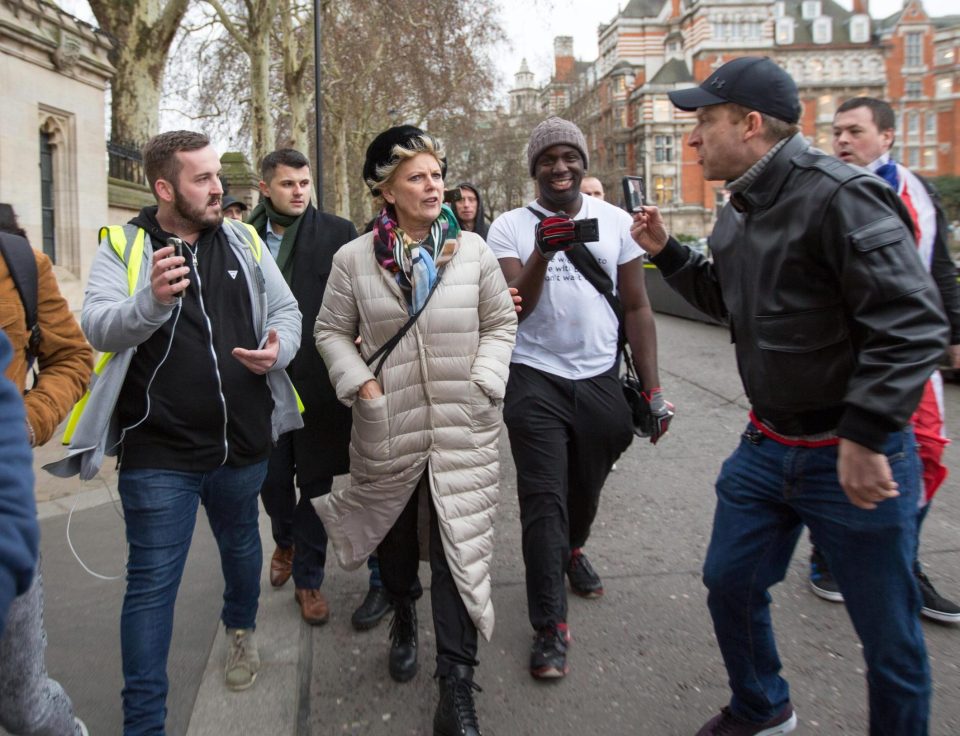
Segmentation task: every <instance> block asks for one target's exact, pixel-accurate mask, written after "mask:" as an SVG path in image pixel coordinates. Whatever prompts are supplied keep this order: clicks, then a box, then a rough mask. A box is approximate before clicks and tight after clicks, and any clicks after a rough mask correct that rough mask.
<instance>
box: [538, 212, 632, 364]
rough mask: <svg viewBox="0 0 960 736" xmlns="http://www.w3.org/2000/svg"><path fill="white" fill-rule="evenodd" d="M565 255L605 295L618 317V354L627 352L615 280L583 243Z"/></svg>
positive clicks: (540, 213)
mask: <svg viewBox="0 0 960 736" xmlns="http://www.w3.org/2000/svg"><path fill="white" fill-rule="evenodd" d="M527 209H528V210H530V211H531V212H532V213H533V214H534V215H536V216H537V218H538V219H539V220H540V221H541V222H543V221H544V220H545V219H546V217H547V216H546V215H544V214H543V213H542V212H539V211H537V210H535V209H533V207H527ZM564 255H566V257H567V260H568V261H570V263H572V264H573V266H574V268H576V269H577V270H578V271H579V272H580V273H581V275H582V276H583V278H585V279H586V280H587V281H589V282H590V285H591V286H593V288H594V289H596V290H597V291H599V292H600V293H601V294H603V297H604V298H605V299H606V300H607V302H608V303H609V304H610V308H611V309H612V310H613V313H614V314H615V315H616V317H617V324H618V328H617V331H618V337H617V352H618V353H619V352H622V351H625V350H626V349H627V335H626V331H625V330H624V327H623V305H622V304H621V303H620V298H619V297H618V296H617V294H616V292H614V290H613V280H612V279H611V278H610V276H609V275H608V274H607V272H606V271H604V270H603V266H601V265H600V264H599V263H597V259H596V258H594V257H593V254H592V253H591V252H590V251H589V250H588V249H587V246H585V245H584V244H583V243H577V244H576V245H574V246H573V247H572V248H570V250H567V251H564ZM627 362H628V365H627V368H628V369H629V370H632V369H633V366H632V361H631V360H628V361H627Z"/></svg>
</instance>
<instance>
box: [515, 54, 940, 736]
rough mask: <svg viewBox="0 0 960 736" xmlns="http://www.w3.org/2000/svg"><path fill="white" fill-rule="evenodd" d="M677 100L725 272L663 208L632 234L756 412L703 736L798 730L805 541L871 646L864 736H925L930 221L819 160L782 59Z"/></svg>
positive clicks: (726, 475)
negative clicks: (688, 119)
mask: <svg viewBox="0 0 960 736" xmlns="http://www.w3.org/2000/svg"><path fill="white" fill-rule="evenodd" d="M670 98H671V100H672V101H673V103H674V104H675V105H676V106H678V107H679V108H681V109H684V110H696V122H695V124H694V126H693V127H692V129H691V130H690V133H689V135H688V136H687V145H688V146H689V147H690V148H692V149H693V150H694V151H695V152H696V156H697V162H698V163H699V164H700V166H701V167H702V170H703V177H704V179H707V180H709V181H723V182H724V188H725V189H727V190H728V191H730V192H731V194H730V203H729V204H728V205H726V206H724V207H722V208H721V209H720V211H719V212H718V213H717V221H716V224H715V225H714V227H713V231H712V233H711V234H710V240H709V245H710V252H711V256H712V259H707V258H706V257H705V256H704V255H703V254H702V253H698V252H695V251H693V250H691V249H690V248H689V247H687V246H685V245H681V244H680V243H679V242H678V241H677V240H676V239H674V238H671V237H669V235H668V233H667V227H666V224H665V222H664V219H663V216H662V214H661V213H660V211H659V210H658V208H657V207H654V206H644V207H643V208H642V210H641V211H639V212H636V213H634V215H633V219H634V224H633V227H632V229H631V233H632V235H633V238H634V240H635V241H636V242H637V243H638V244H639V245H640V246H641V247H642V248H643V249H644V250H646V251H647V253H648V254H649V255H650V260H651V262H652V263H653V264H654V265H655V266H656V267H657V269H658V270H659V272H660V274H661V275H662V276H663V279H664V281H665V282H666V283H667V284H669V285H670V286H671V287H672V288H673V289H675V290H676V291H677V292H679V293H680V295H681V296H683V297H685V298H686V299H687V301H689V302H690V303H691V304H693V305H694V306H696V307H697V308H698V309H701V310H703V311H705V312H707V313H708V314H709V315H711V316H712V317H714V318H715V319H717V320H718V321H723V322H725V323H727V324H729V325H730V331H731V334H733V335H736V340H735V342H734V346H735V349H736V354H737V367H738V369H739V371H740V377H741V380H742V381H743V387H744V392H745V394H746V396H748V397H749V401H750V415H749V420H748V424H747V428H746V431H745V432H744V433H743V441H742V442H740V443H739V445H737V447H736V449H735V450H734V451H733V454H732V455H731V456H730V457H729V458H728V459H727V460H726V462H724V464H723V468H722V470H721V472H720V476H719V477H718V479H717V483H716V498H717V505H716V511H715V512H714V522H713V531H712V533H711V535H710V543H709V546H708V548H707V554H706V560H705V561H704V565H703V582H704V585H705V586H706V588H707V590H708V591H709V593H708V596H707V607H708V608H709V609H710V616H711V618H712V620H713V627H714V633H715V634H716V638H717V644H718V646H719V648H720V652H721V654H722V656H723V662H724V665H725V666H726V670H727V682H728V684H729V686H730V691H731V692H730V701H729V703H728V704H727V705H725V706H723V707H722V708H721V710H720V712H719V713H718V714H716V715H715V716H713V717H712V718H710V719H709V720H708V721H707V722H706V723H704V724H703V726H702V727H701V728H700V730H699V731H697V732H696V736H720V735H721V734H723V735H724V736H773V735H774V734H787V733H790V732H792V731H793V730H794V729H795V728H796V725H797V714H796V712H795V711H794V708H793V703H792V701H791V696H790V684H789V683H788V682H787V679H786V677H784V674H783V670H784V663H783V662H781V660H780V657H779V655H778V653H777V641H776V637H775V635H774V630H773V622H772V618H771V614H770V607H771V600H772V599H771V595H770V593H769V589H770V588H772V587H773V586H774V585H775V584H776V583H778V582H780V581H781V580H783V579H784V576H785V575H786V574H787V571H788V569H789V567H790V558H791V555H792V554H793V551H794V548H795V547H796V544H797V539H798V538H799V536H800V533H801V527H802V526H803V525H806V526H807V527H808V528H809V529H810V532H811V534H813V536H814V537H815V538H816V540H817V546H818V548H820V549H821V551H822V552H823V555H824V557H825V558H826V559H827V560H828V561H829V564H830V569H831V571H832V572H833V575H834V578H835V579H836V581H837V584H838V585H839V588H840V592H841V594H842V595H843V599H844V604H845V605H846V607H847V612H848V613H849V615H850V620H851V621H852V622H853V626H854V629H855V630H856V632H857V635H858V636H859V637H860V641H861V643H862V645H863V647H862V654H863V658H864V662H865V667H864V670H865V671H866V672H868V673H869V675H868V677H867V690H868V692H869V697H868V703H869V721H870V723H869V726H868V728H866V729H862V730H868V731H869V732H870V734H872V735H873V736H881V735H883V736H927V735H928V734H929V733H930V696H931V692H932V690H931V681H930V665H929V663H928V661H927V654H926V650H925V648H924V643H923V631H922V630H921V628H920V622H919V620H918V615H919V613H920V606H921V596H920V590H919V588H918V586H917V577H916V573H915V570H914V559H915V555H916V549H917V514H918V504H919V498H920V480H921V472H920V467H921V466H920V460H919V457H918V456H917V451H916V440H915V439H914V435H913V429H912V427H911V426H910V418H911V416H912V415H913V413H914V411H915V409H916V407H917V403H918V401H919V399H920V397H921V395H922V394H923V390H924V386H925V384H926V382H927V380H928V379H929V377H930V374H931V373H932V372H933V370H935V368H936V365H937V362H938V361H939V360H940V357H941V356H942V355H943V353H944V350H945V349H946V345H947V338H948V335H949V330H948V328H947V323H946V319H945V318H944V316H943V313H942V311H943V308H942V306H941V303H940V295H939V294H938V293H937V291H936V288H935V286H934V284H933V282H932V280H931V279H930V276H929V275H928V274H927V273H926V269H925V268H924V266H923V264H922V263H921V262H920V259H919V258H917V248H916V245H915V244H914V240H913V221H912V220H911V219H910V215H909V213H908V212H907V210H906V208H905V207H903V206H902V203H901V202H900V201H899V198H898V197H897V193H896V192H895V191H894V190H893V189H892V188H891V187H889V186H888V185H887V183H886V182H885V181H883V180H882V179H881V178H880V177H878V176H874V175H873V174H871V173H870V172H869V171H867V170H866V169H862V168H855V167H853V166H850V165H848V164H846V163H844V162H843V161H839V160H837V159H835V158H833V157H831V156H828V155H827V154H825V153H824V152H823V151H818V150H817V149H815V148H812V147H811V146H810V144H809V143H808V142H807V140H806V138H805V137H804V135H803V133H802V132H801V131H800V129H799V126H798V125H797V121H798V120H799V118H800V102H799V99H798V95H797V87H796V85H795V84H794V82H793V80H792V79H791V78H790V76H789V75H788V74H787V73H786V72H784V71H783V70H782V69H780V67H778V66H777V65H776V64H775V63H774V62H772V61H771V60H770V59H766V58H758V57H753V58H751V57H746V58H740V59H735V60H734V61H731V62H729V63H728V64H725V65H723V66H722V67H720V68H719V69H718V70H717V71H716V72H714V73H713V74H712V75H711V76H710V77H709V78H708V79H707V80H706V81H705V82H704V83H703V84H702V85H701V86H700V87H696V88H692V89H687V90H682V91H677V92H672V93H671V94H670ZM511 380H513V379H512V377H511ZM814 469H815V470H814ZM827 547H829V549H827Z"/></svg>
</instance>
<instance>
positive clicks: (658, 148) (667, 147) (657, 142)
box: [653, 135, 673, 164]
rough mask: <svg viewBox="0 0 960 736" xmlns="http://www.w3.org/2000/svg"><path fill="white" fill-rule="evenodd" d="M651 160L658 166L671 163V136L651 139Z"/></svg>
mask: <svg viewBox="0 0 960 736" xmlns="http://www.w3.org/2000/svg"><path fill="white" fill-rule="evenodd" d="M653 160H654V161H656V162H657V163H658V164H662V163H668V162H670V161H673V136H672V135H655V136H654V137H653Z"/></svg>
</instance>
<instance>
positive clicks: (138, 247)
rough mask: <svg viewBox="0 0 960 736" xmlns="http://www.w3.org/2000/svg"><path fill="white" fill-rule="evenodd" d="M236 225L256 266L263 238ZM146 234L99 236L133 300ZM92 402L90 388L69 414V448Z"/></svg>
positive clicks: (119, 231)
mask: <svg viewBox="0 0 960 736" xmlns="http://www.w3.org/2000/svg"><path fill="white" fill-rule="evenodd" d="M231 223H232V224H233V225H240V226H242V227H241V229H239V230H236V228H234V231H235V232H236V233H237V234H238V235H239V236H240V237H241V238H243V240H244V242H245V243H246V244H247V245H248V246H249V248H250V250H251V251H252V252H253V257H254V258H256V259H257V263H259V262H260V258H261V256H262V255H263V250H262V248H261V245H260V237H259V236H258V235H257V231H256V228H254V227H253V225H249V224H247V223H246V222H239V221H235V220H231ZM224 224H226V220H224ZM128 230H129V231H131V232H132V231H133V230H136V233H135V234H134V236H133V240H130V239H129V237H128V235H127V231H128ZM146 234H147V231H146V230H144V229H143V228H142V227H137V226H136V225H106V226H104V227H102V228H100V232H99V234H98V235H97V239H98V240H99V241H101V242H102V241H103V239H104V238H107V242H109V243H110V247H112V248H113V250H114V252H116V254H117V256H118V257H119V258H120V260H121V261H123V262H124V263H125V264H127V293H128V294H129V295H130V296H133V294H134V292H136V290H137V281H138V280H139V278H140V269H141V267H142V266H143V243H144V240H145V238H146ZM114 355H115V353H104V354H103V355H101V356H100V358H99V360H97V363H96V365H95V366H94V368H93V374H94V378H93V379H92V380H91V385H92V383H93V381H95V380H96V378H97V377H98V376H100V375H101V374H102V373H103V369H104V368H105V367H106V365H107V363H109V362H110V359H111V358H113V356H114ZM89 398H90V389H89V388H88V389H87V390H86V392H85V393H84V394H83V396H82V397H81V398H80V400H79V401H78V402H77V403H76V404H75V405H74V407H73V409H72V410H71V411H70V418H69V419H67V426H66V428H65V429H64V431H63V440H62V443H63V444H64V445H69V444H70V439H71V438H72V437H73V432H74V430H75V429H76V427H77V422H78V421H80V415H81V414H83V410H84V408H85V407H86V405H87V400H88V399H89ZM297 408H298V409H299V410H300V413H301V414H302V413H303V404H302V403H301V401H300V396H299V395H298V396H297Z"/></svg>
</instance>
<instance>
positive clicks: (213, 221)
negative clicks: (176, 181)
mask: <svg viewBox="0 0 960 736" xmlns="http://www.w3.org/2000/svg"><path fill="white" fill-rule="evenodd" d="M219 199H220V197H210V198H209V199H208V200H207V204H206V205H205V206H203V207H197V206H196V205H194V204H192V203H191V202H189V201H188V200H187V199H186V198H185V197H181V196H180V191H179V190H178V189H177V188H176V187H174V188H173V211H174V212H176V213H177V217H179V218H180V219H181V220H183V221H184V222H186V223H189V224H190V225H193V226H195V227H197V228H199V229H201V230H203V229H205V228H208V227H218V226H219V225H220V224H221V223H222V222H223V210H221V211H219V212H217V213H216V214H212V213H209V212H207V207H209V206H210V204H212V203H213V202H214V201H217V200H219Z"/></svg>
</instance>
